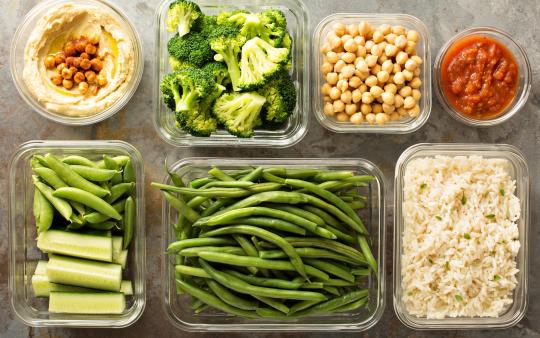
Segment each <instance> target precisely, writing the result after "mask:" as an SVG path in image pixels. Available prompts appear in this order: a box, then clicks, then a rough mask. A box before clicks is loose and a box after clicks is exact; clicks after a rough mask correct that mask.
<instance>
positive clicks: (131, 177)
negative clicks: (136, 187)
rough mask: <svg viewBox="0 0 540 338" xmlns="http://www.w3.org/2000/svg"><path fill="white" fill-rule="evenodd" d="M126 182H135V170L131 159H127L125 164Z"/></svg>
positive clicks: (124, 176) (124, 178)
mask: <svg viewBox="0 0 540 338" xmlns="http://www.w3.org/2000/svg"><path fill="white" fill-rule="evenodd" d="M122 178H123V181H124V183H133V182H135V170H134V169H133V163H131V159H129V160H127V162H126V164H125V165H124V174H123V176H122Z"/></svg>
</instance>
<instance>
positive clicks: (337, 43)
mask: <svg viewBox="0 0 540 338" xmlns="http://www.w3.org/2000/svg"><path fill="white" fill-rule="evenodd" d="M329 42H330V47H331V48H332V50H336V49H338V48H339V47H341V44H342V41H341V38H338V37H337V36H333V37H331V38H330V40H329Z"/></svg>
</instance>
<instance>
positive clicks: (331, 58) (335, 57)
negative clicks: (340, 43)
mask: <svg viewBox="0 0 540 338" xmlns="http://www.w3.org/2000/svg"><path fill="white" fill-rule="evenodd" d="M326 60H327V61H328V62H330V63H336V62H338V60H339V57H338V55H337V53H336V52H333V51H330V52H328V53H326Z"/></svg>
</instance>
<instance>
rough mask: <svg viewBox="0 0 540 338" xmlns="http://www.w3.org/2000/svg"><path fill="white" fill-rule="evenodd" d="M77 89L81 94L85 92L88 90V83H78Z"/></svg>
mask: <svg viewBox="0 0 540 338" xmlns="http://www.w3.org/2000/svg"><path fill="white" fill-rule="evenodd" d="M79 91H80V92H81V94H86V93H87V92H88V83H86V82H81V83H79Z"/></svg>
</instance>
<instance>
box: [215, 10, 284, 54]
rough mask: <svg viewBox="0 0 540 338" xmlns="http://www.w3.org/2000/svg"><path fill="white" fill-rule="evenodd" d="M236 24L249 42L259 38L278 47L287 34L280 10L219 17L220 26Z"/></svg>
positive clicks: (241, 12) (239, 12) (235, 13)
mask: <svg viewBox="0 0 540 338" xmlns="http://www.w3.org/2000/svg"><path fill="white" fill-rule="evenodd" d="M225 23H229V24H234V25H235V26H237V27H238V28H240V34H242V35H244V36H245V37H246V39H247V40H249V39H252V38H254V37H259V38H261V39H263V40H264V41H266V42H268V43H270V44H271V45H272V46H274V47H278V46H279V45H280V44H281V42H282V41H283V37H284V36H285V34H286V33H287V21H286V20H285V16H284V15H283V13H282V12H281V11H279V10H268V11H265V12H262V13H258V14H255V13H250V12H247V11H241V10H239V11H235V12H230V13H222V14H221V15H219V16H218V24H225Z"/></svg>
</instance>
